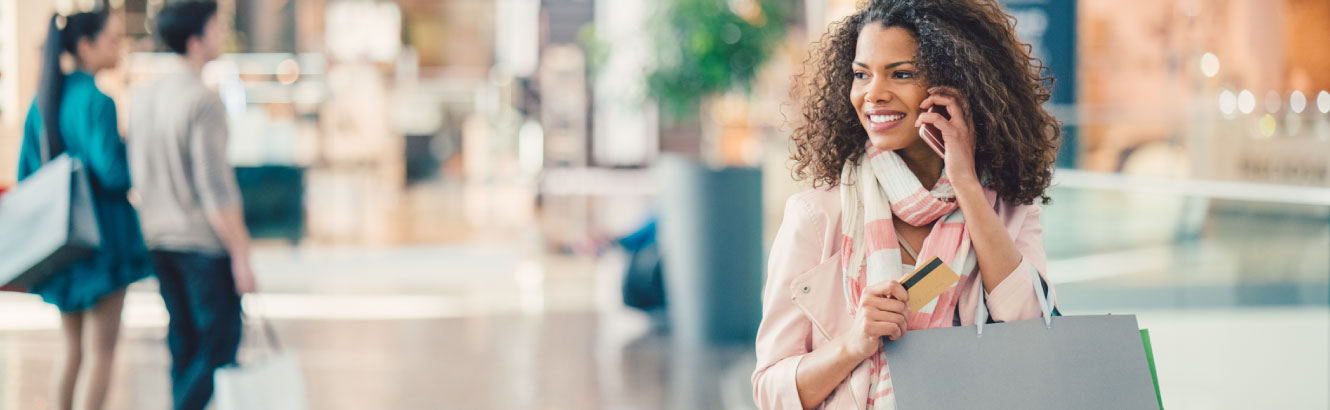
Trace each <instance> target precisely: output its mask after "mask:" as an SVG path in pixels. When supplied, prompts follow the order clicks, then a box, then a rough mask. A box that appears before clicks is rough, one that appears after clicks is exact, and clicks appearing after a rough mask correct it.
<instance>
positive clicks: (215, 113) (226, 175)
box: [126, 64, 241, 256]
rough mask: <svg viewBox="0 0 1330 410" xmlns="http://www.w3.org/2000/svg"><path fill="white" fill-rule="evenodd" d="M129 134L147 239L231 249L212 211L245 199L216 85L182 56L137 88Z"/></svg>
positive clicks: (186, 248) (185, 247)
mask: <svg viewBox="0 0 1330 410" xmlns="http://www.w3.org/2000/svg"><path fill="white" fill-rule="evenodd" d="M126 139H127V142H128V148H129V171H130V177H131V179H132V181H133V185H134V190H135V192H136V193H137V195H138V197H139V204H138V211H139V218H140V222H141V224H142V226H143V236H144V240H145V241H146V242H147V244H148V247H149V248H151V249H154V250H171V251H182V252H197V253H205V254H212V255H219V256H220V255H225V254H226V253H227V252H226V247H225V245H224V244H223V243H222V239H221V237H219V236H218V235H217V232H216V231H215V230H213V228H212V225H211V224H209V223H208V215H210V214H213V213H215V212H217V211H218V210H222V209H226V208H228V207H239V206H240V203H241V202H240V192H239V190H238V189H237V188H236V181H235V171H234V169H233V168H232V167H231V164H230V163H229V162H227V159H226V139H227V126H226V108H225V106H224V105H223V104H222V100H221V98H219V97H218V95H217V93H216V92H213V91H212V90H209V89H208V88H206V87H205V86H204V85H203V81H202V79H200V78H199V75H198V74H197V73H195V72H193V71H192V70H190V69H189V68H188V67H185V66H184V64H181V67H180V68H179V70H177V71H176V72H173V73H170V74H166V75H164V76H162V77H161V78H159V79H157V80H156V82H154V83H153V84H151V85H149V86H147V87H145V88H142V89H140V90H139V91H138V92H136V93H135V94H134V96H133V100H132V101H131V102H130V110H129V132H128V137H127V138H126Z"/></svg>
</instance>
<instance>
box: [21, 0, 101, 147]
mask: <svg viewBox="0 0 1330 410" xmlns="http://www.w3.org/2000/svg"><path fill="white" fill-rule="evenodd" d="M108 17H110V13H109V12H108V11H107V10H106V9H104V8H103V9H101V10H99V11H93V12H86V13H78V14H73V15H70V16H68V17H66V16H61V15H60V14H58V13H57V14H55V15H53V16H51V25H50V27H48V28H47V29H46V45H44V46H43V47H42V71H41V76H40V77H39V79H38V82H37V112H38V113H40V114H41V116H42V130H43V131H44V132H45V137H44V138H41V140H42V143H41V146H42V160H43V161H49V160H50V159H51V158H55V156H57V155H60V153H61V152H64V150H65V146H64V143H63V141H64V140H63V139H61V135H60V99H61V97H62V95H63V91H64V85H65V84H64V83H65V72H64V70H62V69H61V68H60V57H61V56H62V55H64V53H69V54H70V55H74V56H77V55H78V43H79V41H81V40H83V39H85V38H96V37H97V35H98V34H101V33H102V29H103V28H106V19H107V18H108Z"/></svg>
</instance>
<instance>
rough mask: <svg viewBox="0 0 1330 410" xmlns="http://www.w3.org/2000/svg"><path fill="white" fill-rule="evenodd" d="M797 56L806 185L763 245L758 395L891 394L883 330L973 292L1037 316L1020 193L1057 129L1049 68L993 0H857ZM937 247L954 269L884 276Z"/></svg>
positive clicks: (1045, 176) (878, 401) (821, 401)
mask: <svg viewBox="0 0 1330 410" xmlns="http://www.w3.org/2000/svg"><path fill="white" fill-rule="evenodd" d="M810 56H811V57H810V60H809V61H808V64H809V67H808V70H807V72H806V74H805V76H806V77H805V78H804V79H805V80H808V81H807V82H806V83H804V84H803V85H804V86H806V87H808V92H807V93H806V94H804V95H805V98H806V99H805V100H804V101H803V120H804V122H803V123H802V124H801V125H800V126H799V127H798V128H797V129H796V130H795V133H794V135H793V139H794V143H795V144H794V145H795V146H796V148H795V150H794V152H793V156H792V158H793V159H794V160H795V162H796V164H795V166H794V174H795V176H796V177H798V178H799V179H811V180H812V182H813V186H814V188H813V189H811V190H808V191H805V192H802V193H799V194H796V195H794V196H792V197H791V198H790V199H789V200H788V202H787V203H786V206H785V217H784V222H782V224H781V227H780V230H779V232H778V233H777V236H776V239H775V242H774V244H773V245H772V248H771V253H770V255H771V257H770V258H771V259H770V264H769V273H768V276H767V282H766V287H765V290H764V296H763V317H762V323H761V326H760V328H759V330H758V335H757V343H756V351H757V362H758V365H757V368H756V369H755V372H754V373H753V378H752V379H753V386H754V391H753V394H754V399H755V400H756V402H757V404H758V407H760V408H763V409H777V408H780V409H786V408H801V407H802V408H814V407H819V406H822V407H823V408H833V409H857V408H863V407H864V406H865V405H867V408H869V409H892V408H895V396H894V394H895V392H894V390H893V388H892V384H891V374H890V371H889V370H888V367H889V366H888V365H889V363H886V358H885V356H884V354H883V351H882V346H883V345H884V344H885V343H892V341H894V340H899V339H900V338H902V337H908V336H906V333H907V331H909V330H912V329H927V328H937V327H948V326H968V325H971V324H973V322H974V316H975V309H976V307H977V306H978V304H979V303H985V304H986V306H987V308H988V310H989V311H990V312H991V317H990V320H991V321H997V322H1001V321H1015V320H1023V319H1031V318H1037V317H1039V316H1040V315H1041V310H1040V308H1039V302H1038V299H1037V298H1038V295H1037V294H1036V290H1035V289H1036V288H1035V286H1036V285H1037V284H1035V283H1034V280H1035V278H1036V277H1037V278H1038V279H1039V281H1040V282H1043V285H1044V287H1043V289H1045V292H1047V294H1046V295H1045V297H1047V298H1048V299H1049V300H1055V294H1054V293H1052V289H1051V288H1049V287H1048V286H1047V285H1048V283H1047V276H1046V271H1045V267H1046V257H1045V254H1044V249H1043V243H1042V240H1041V239H1040V234H1041V232H1042V230H1043V229H1042V227H1041V226H1040V223H1039V214H1040V208H1039V206H1038V205H1035V204H1034V202H1035V201H1036V200H1041V201H1042V202H1043V203H1047V202H1048V198H1047V196H1045V194H1044V191H1045V189H1046V188H1047V187H1048V185H1049V181H1050V179H1051V174H1052V172H1051V171H1052V170H1051V167H1052V165H1053V160H1054V157H1055V155H1056V152H1057V144H1058V138H1059V136H1060V132H1059V128H1058V123H1057V121H1056V120H1055V119H1054V118H1053V117H1052V116H1051V115H1049V113H1047V112H1046V111H1044V109H1043V108H1042V107H1041V104H1042V103H1043V102H1045V101H1047V100H1048V98H1049V91H1048V88H1047V87H1046V85H1045V81H1047V80H1049V79H1048V78H1047V77H1043V74H1042V72H1043V71H1042V68H1043V66H1042V63H1041V62H1039V61H1038V60H1037V59H1035V58H1033V57H1032V56H1031V55H1030V53H1029V48H1028V47H1027V46H1026V45H1025V44H1023V43H1021V42H1020V41H1019V40H1018V39H1017V37H1016V35H1015V33H1014V32H1013V28H1012V23H1011V17H1010V16H1009V15H1007V14H1006V13H1005V12H1004V11H1003V10H1002V7H1001V6H1000V5H999V4H998V3H997V2H995V1H993V0H962V1H956V0H875V1H869V2H867V4H865V5H863V6H862V8H861V9H860V10H858V11H857V12H856V13H855V14H853V15H851V16H849V17H847V18H845V19H844V20H841V21H840V23H839V24H833V25H832V26H831V28H830V29H829V31H828V32H827V33H826V34H825V35H824V36H823V37H822V40H821V41H820V42H819V43H818V44H817V47H815V49H814V51H813V52H812V54H810ZM933 107H945V109H946V110H947V112H948V113H950V117H949V118H948V117H945V116H943V115H942V114H941V113H937V112H931V111H929V110H930V109H932V108H933ZM925 125H932V126H935V127H936V128H937V130H938V131H940V133H941V134H942V140H943V142H944V143H945V144H944V146H945V149H940V148H939V149H936V150H935V149H934V148H933V147H931V146H930V145H929V144H928V143H927V142H926V141H925V140H924V139H923V138H921V137H920V134H919V133H920V127H921V126H925ZM929 187H931V188H929ZM966 243H969V244H971V246H965V245H964V244H966ZM916 250H917V252H916ZM934 257H938V258H940V259H941V260H942V261H943V262H944V263H948V264H954V263H960V264H962V265H965V266H951V268H952V269H954V270H956V272H957V273H958V274H959V275H961V277H960V280H959V282H957V283H956V284H955V285H953V286H952V287H951V288H949V289H948V290H946V291H945V292H943V293H942V294H941V295H940V296H938V297H937V298H936V299H934V300H932V301H931V303H930V304H928V305H926V306H924V307H923V308H921V309H919V310H920V311H912V310H910V309H909V308H908V307H907V306H908V305H907V302H908V301H909V294H908V292H907V291H906V289H905V288H904V287H903V286H902V285H901V284H900V283H899V282H898V281H899V280H900V278H901V277H902V276H903V275H905V274H909V273H911V272H913V271H914V270H915V269H916V265H921V264H923V263H927V262H928V261H930V260H931V259H933V258H934ZM962 260H964V262H961V261H962ZM966 267H970V269H966ZM1032 270H1033V273H1034V274H1032ZM956 388H958V389H964V388H966V386H956Z"/></svg>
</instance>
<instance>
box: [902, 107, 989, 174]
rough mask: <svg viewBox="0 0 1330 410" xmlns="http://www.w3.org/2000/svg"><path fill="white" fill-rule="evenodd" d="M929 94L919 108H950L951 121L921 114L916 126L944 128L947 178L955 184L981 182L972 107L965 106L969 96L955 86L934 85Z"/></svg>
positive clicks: (944, 159) (948, 110)
mask: <svg viewBox="0 0 1330 410" xmlns="http://www.w3.org/2000/svg"><path fill="white" fill-rule="evenodd" d="M928 93H929V96H928V98H925V99H924V101H923V102H922V103H920V104H919V108H922V109H924V110H928V109H929V108H931V107H933V106H934V105H940V106H943V107H945V108H946V109H947V113H948V114H950V115H951V119H950V120H948V119H946V118H945V117H943V116H942V114H939V113H933V112H925V113H922V114H919V118H918V119H917V120H915V122H914V126H915V127H920V126H923V124H932V125H933V126H934V127H937V129H938V130H939V131H942V143H943V144H945V145H946V147H947V149H946V156H945V157H944V158H943V162H944V163H945V164H946V169H947V179H949V180H951V183H952V184H953V185H960V184H968V183H976V184H977V183H978V182H979V177H978V176H977V175H976V173H975V166H974V130H973V129H971V127H970V110H969V107H966V106H965V98H964V96H962V95H961V93H960V91H958V90H956V89H955V88H952V87H933V88H929V89H928Z"/></svg>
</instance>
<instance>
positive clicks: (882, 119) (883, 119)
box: [868, 114, 905, 122]
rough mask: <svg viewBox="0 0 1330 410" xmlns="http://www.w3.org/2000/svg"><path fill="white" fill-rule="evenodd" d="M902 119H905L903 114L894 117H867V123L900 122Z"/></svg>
mask: <svg viewBox="0 0 1330 410" xmlns="http://www.w3.org/2000/svg"><path fill="white" fill-rule="evenodd" d="M902 118H905V114H896V115H870V116H868V120H869V121H872V122H892V121H896V120H900V119H902Z"/></svg>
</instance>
